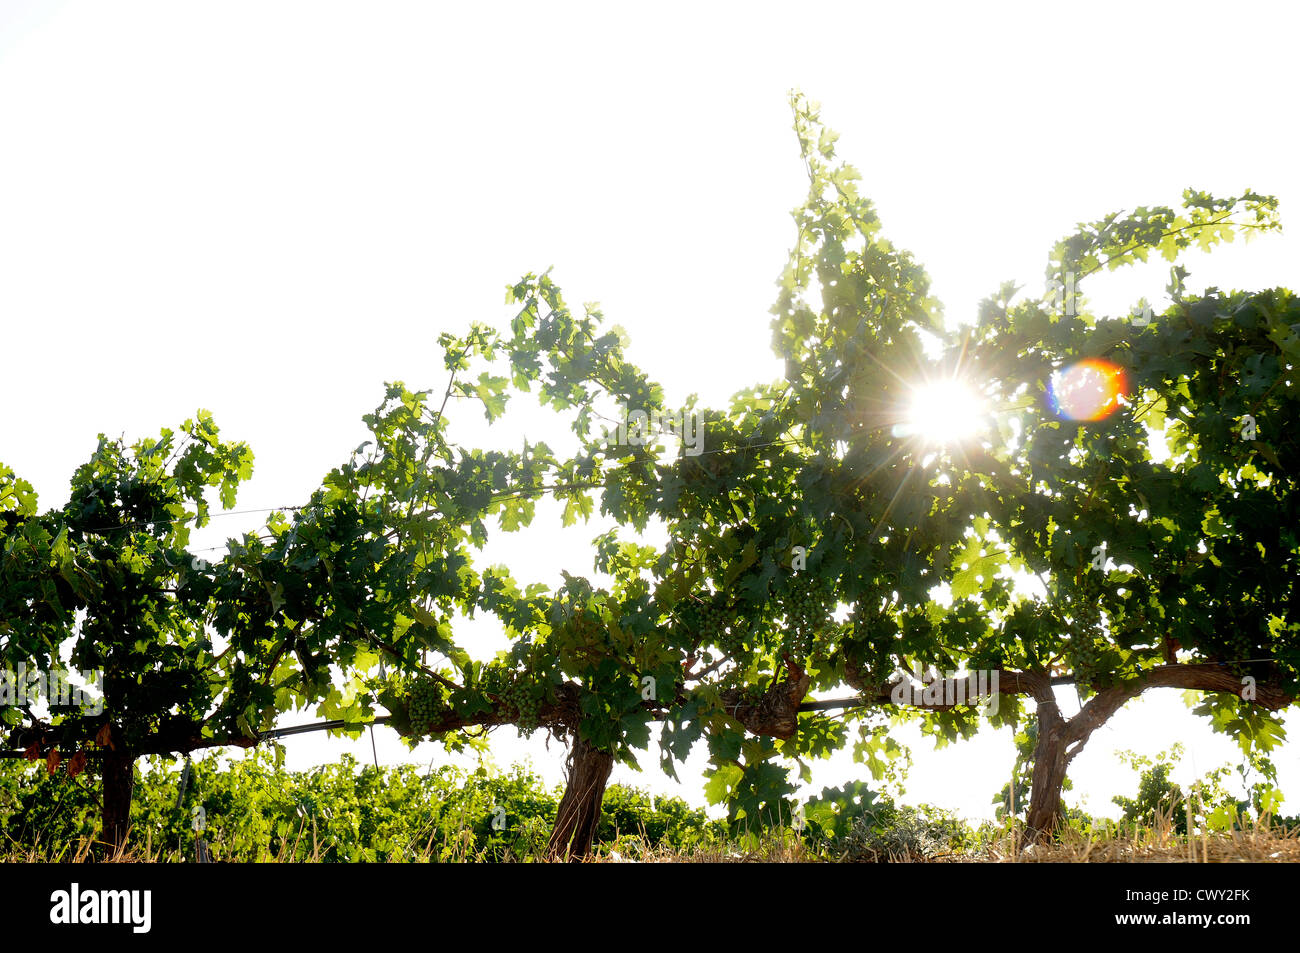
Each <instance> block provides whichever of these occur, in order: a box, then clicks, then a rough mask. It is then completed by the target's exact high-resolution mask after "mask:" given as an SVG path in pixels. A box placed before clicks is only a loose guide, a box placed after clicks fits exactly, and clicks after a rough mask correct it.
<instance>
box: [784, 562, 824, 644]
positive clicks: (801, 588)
mask: <svg viewBox="0 0 1300 953" xmlns="http://www.w3.org/2000/svg"><path fill="white" fill-rule="evenodd" d="M830 615H831V612H830V587H829V586H828V585H827V584H826V582H825V580H823V579H820V578H814V579H810V580H808V581H807V582H804V581H803V580H801V579H796V580H795V588H794V590H793V591H792V592H791V593H789V594H788V595H787V596H786V602H785V619H786V627H787V629H788V631H789V633H790V636H791V643H790V647H791V649H792V650H793V651H794V653H795V654H797V655H800V656H804V657H807V656H808V655H811V654H812V647H813V640H814V639H815V638H816V637H817V635H818V633H820V632H821V631H822V630H823V629H825V628H826V623H827V622H828V621H829V620H830Z"/></svg>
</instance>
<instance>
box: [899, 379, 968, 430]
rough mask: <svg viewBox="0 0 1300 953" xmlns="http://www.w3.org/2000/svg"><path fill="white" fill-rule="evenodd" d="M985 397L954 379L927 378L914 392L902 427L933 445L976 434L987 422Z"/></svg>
mask: <svg viewBox="0 0 1300 953" xmlns="http://www.w3.org/2000/svg"><path fill="white" fill-rule="evenodd" d="M987 412H988V408H987V405H986V402H985V400H984V398H983V397H982V396H981V395H980V394H979V393H978V392H977V391H976V390H975V389H974V388H972V387H971V386H970V385H968V384H966V383H964V382H962V381H960V380H954V379H940V380H934V381H927V382H926V383H924V384H922V385H920V386H918V387H917V388H916V389H915V390H914V391H913V392H912V398H911V401H910V403H909V405H908V408H907V418H906V422H905V424H904V427H903V430H904V432H905V433H906V434H908V435H912V436H916V437H918V438H920V439H921V440H923V441H925V443H927V444H929V445H932V446H951V445H953V444H956V443H961V442H962V441H965V440H970V439H972V438H974V437H975V436H976V435H978V434H979V432H980V431H981V430H982V429H983V428H984V425H985V423H986V422H987Z"/></svg>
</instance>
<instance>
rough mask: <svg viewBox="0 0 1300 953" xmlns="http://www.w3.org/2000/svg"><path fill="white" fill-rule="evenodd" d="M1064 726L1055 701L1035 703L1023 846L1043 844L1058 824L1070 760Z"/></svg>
mask: <svg viewBox="0 0 1300 953" xmlns="http://www.w3.org/2000/svg"><path fill="white" fill-rule="evenodd" d="M1067 724H1068V723H1067V722H1066V720H1065V719H1064V718H1062V717H1061V713H1060V711H1059V710H1058V709H1057V707H1056V702H1055V701H1052V702H1044V701H1041V700H1040V701H1039V703H1038V742H1037V744H1035V746H1034V772H1033V778H1032V781H1031V783H1030V788H1029V813H1028V814H1027V815H1026V816H1025V836H1024V841H1025V843H1034V842H1038V841H1043V840H1046V839H1047V838H1048V837H1050V836H1051V835H1052V833H1053V832H1054V831H1055V830H1056V825H1057V823H1058V822H1059V821H1060V813H1061V792H1062V790H1064V787H1065V771H1066V769H1067V768H1068V767H1069V766H1070V757H1071V756H1070V755H1068V754H1067V753H1066V739H1065V729H1066V727H1067ZM1079 747H1082V745H1080V746H1079ZM1076 750H1078V749H1077V748H1076Z"/></svg>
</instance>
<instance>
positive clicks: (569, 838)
mask: <svg viewBox="0 0 1300 953" xmlns="http://www.w3.org/2000/svg"><path fill="white" fill-rule="evenodd" d="M572 737H573V743H572V744H573V746H572V748H571V749H570V752H569V771H568V775H569V776H568V783H567V785H566V786H565V789H564V797H562V798H561V799H560V807H559V810H558V811H557V812H556V815H555V827H554V828H552V830H551V839H550V843H549V844H547V853H548V854H549V855H550V856H551V857H553V858H558V859H567V860H573V861H580V860H583V859H584V858H586V856H587V855H588V854H589V853H591V845H592V842H593V841H594V840H595V839H596V829H597V828H598V827H599V826H600V807H601V803H602V802H603V801H604V799H605V785H606V784H608V783H609V775H610V772H611V771H613V769H614V756H613V754H611V753H610V752H608V751H602V750H601V749H599V748H597V747H595V746H593V745H592V744H591V743H590V742H588V741H587V740H586V739H584V738H583V737H582V736H581V735H580V734H579V733H578V730H577V729H576V728H575V729H574V730H573V735H572Z"/></svg>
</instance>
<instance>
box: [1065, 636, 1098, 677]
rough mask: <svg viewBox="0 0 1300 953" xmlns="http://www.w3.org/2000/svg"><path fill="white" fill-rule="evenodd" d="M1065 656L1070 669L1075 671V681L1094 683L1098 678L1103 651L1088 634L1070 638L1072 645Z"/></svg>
mask: <svg viewBox="0 0 1300 953" xmlns="http://www.w3.org/2000/svg"><path fill="white" fill-rule="evenodd" d="M1065 658H1066V661H1068V662H1069V663H1070V671H1071V672H1073V673H1074V678H1075V683H1076V684H1078V685H1085V686H1087V685H1092V683H1093V682H1094V681H1095V680H1096V678H1097V669H1098V666H1099V664H1100V662H1101V653H1100V652H1099V651H1098V650H1097V643H1096V641H1095V640H1094V639H1092V638H1089V637H1087V636H1084V637H1082V638H1081V637H1079V636H1078V635H1076V636H1074V637H1073V638H1072V639H1070V647H1069V649H1067V650H1066V653H1065Z"/></svg>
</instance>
